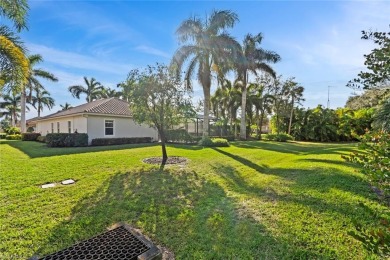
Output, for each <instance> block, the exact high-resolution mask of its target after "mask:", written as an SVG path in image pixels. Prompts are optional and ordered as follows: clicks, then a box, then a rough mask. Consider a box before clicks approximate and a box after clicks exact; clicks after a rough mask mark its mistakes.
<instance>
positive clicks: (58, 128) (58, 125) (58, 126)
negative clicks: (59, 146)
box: [57, 122, 60, 133]
mask: <svg viewBox="0 0 390 260" xmlns="http://www.w3.org/2000/svg"><path fill="white" fill-rule="evenodd" d="M59 132H60V122H57V133H59Z"/></svg>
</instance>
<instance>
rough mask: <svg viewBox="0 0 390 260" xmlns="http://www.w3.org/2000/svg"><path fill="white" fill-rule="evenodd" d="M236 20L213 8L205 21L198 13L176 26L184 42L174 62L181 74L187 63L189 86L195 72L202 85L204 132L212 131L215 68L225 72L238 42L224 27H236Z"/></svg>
mask: <svg viewBox="0 0 390 260" xmlns="http://www.w3.org/2000/svg"><path fill="white" fill-rule="evenodd" d="M237 21H238V17H237V14H236V13H234V12H231V11H228V10H224V11H214V12H212V13H211V15H210V16H209V17H208V18H207V19H206V20H204V21H202V20H201V19H199V18H198V17H193V18H189V19H187V20H185V21H183V22H182V23H181V25H180V26H179V27H178V29H177V30H176V34H177V36H178V39H179V42H180V43H182V44H185V45H182V46H181V47H180V48H179V49H178V50H177V51H176V52H175V54H174V56H173V60H172V64H171V65H172V66H173V68H175V69H176V70H177V74H178V75H180V73H181V70H182V69H183V68H184V67H185V66H186V65H187V69H186V72H185V75H184V79H185V84H186V87H187V88H189V89H192V82H191V80H192V78H193V76H194V75H195V74H196V76H197V79H198V81H199V83H200V85H201V86H202V88H203V94H204V103H203V104H204V111H203V113H204V122H203V135H204V136H206V135H208V132H209V131H208V130H209V111H210V96H211V93H210V90H211V82H212V77H211V76H212V72H215V73H217V74H221V73H223V72H225V71H226V70H228V68H229V65H231V63H232V60H231V57H235V55H234V54H235V53H236V52H237V49H238V48H237V42H236V41H235V40H234V38H233V37H232V36H230V35H229V34H228V33H226V31H225V30H226V29H227V28H231V27H233V26H234V24H235V23H236V22H237ZM186 61H188V64H187V63H186Z"/></svg>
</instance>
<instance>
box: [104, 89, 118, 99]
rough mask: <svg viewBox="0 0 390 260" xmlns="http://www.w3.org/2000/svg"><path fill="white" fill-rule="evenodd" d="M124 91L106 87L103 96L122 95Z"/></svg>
mask: <svg viewBox="0 0 390 260" xmlns="http://www.w3.org/2000/svg"><path fill="white" fill-rule="evenodd" d="M121 95H122V92H117V91H116V90H115V89H111V88H105V89H103V93H102V97H104V98H110V97H120V96H121Z"/></svg>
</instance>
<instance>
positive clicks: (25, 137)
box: [22, 133, 41, 141]
mask: <svg viewBox="0 0 390 260" xmlns="http://www.w3.org/2000/svg"><path fill="white" fill-rule="evenodd" d="M38 136H41V134H40V133H23V134H22V141H36V140H37V138H38Z"/></svg>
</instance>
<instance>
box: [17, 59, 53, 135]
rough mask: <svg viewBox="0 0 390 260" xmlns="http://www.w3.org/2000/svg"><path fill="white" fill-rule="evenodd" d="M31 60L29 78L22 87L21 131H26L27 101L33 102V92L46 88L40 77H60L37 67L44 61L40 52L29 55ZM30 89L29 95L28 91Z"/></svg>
mask: <svg viewBox="0 0 390 260" xmlns="http://www.w3.org/2000/svg"><path fill="white" fill-rule="evenodd" d="M28 60H29V65H30V66H29V76H28V79H27V84H26V85H24V86H23V87H22V96H21V109H22V111H21V116H20V124H21V129H20V130H21V132H22V133H24V132H26V102H29V103H31V98H32V95H33V92H34V91H35V92H37V93H38V92H40V91H42V89H43V90H44V87H43V85H42V84H41V82H40V81H39V79H40V78H41V79H45V80H48V81H52V82H57V81H58V79H57V78H56V77H55V76H54V75H53V74H52V73H50V72H48V71H46V70H43V69H40V68H35V66H36V65H38V64H39V63H41V62H43V58H42V56H41V55H39V54H35V55H30V56H28ZM27 90H28V91H29V94H28V97H27V92H26V91H27Z"/></svg>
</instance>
